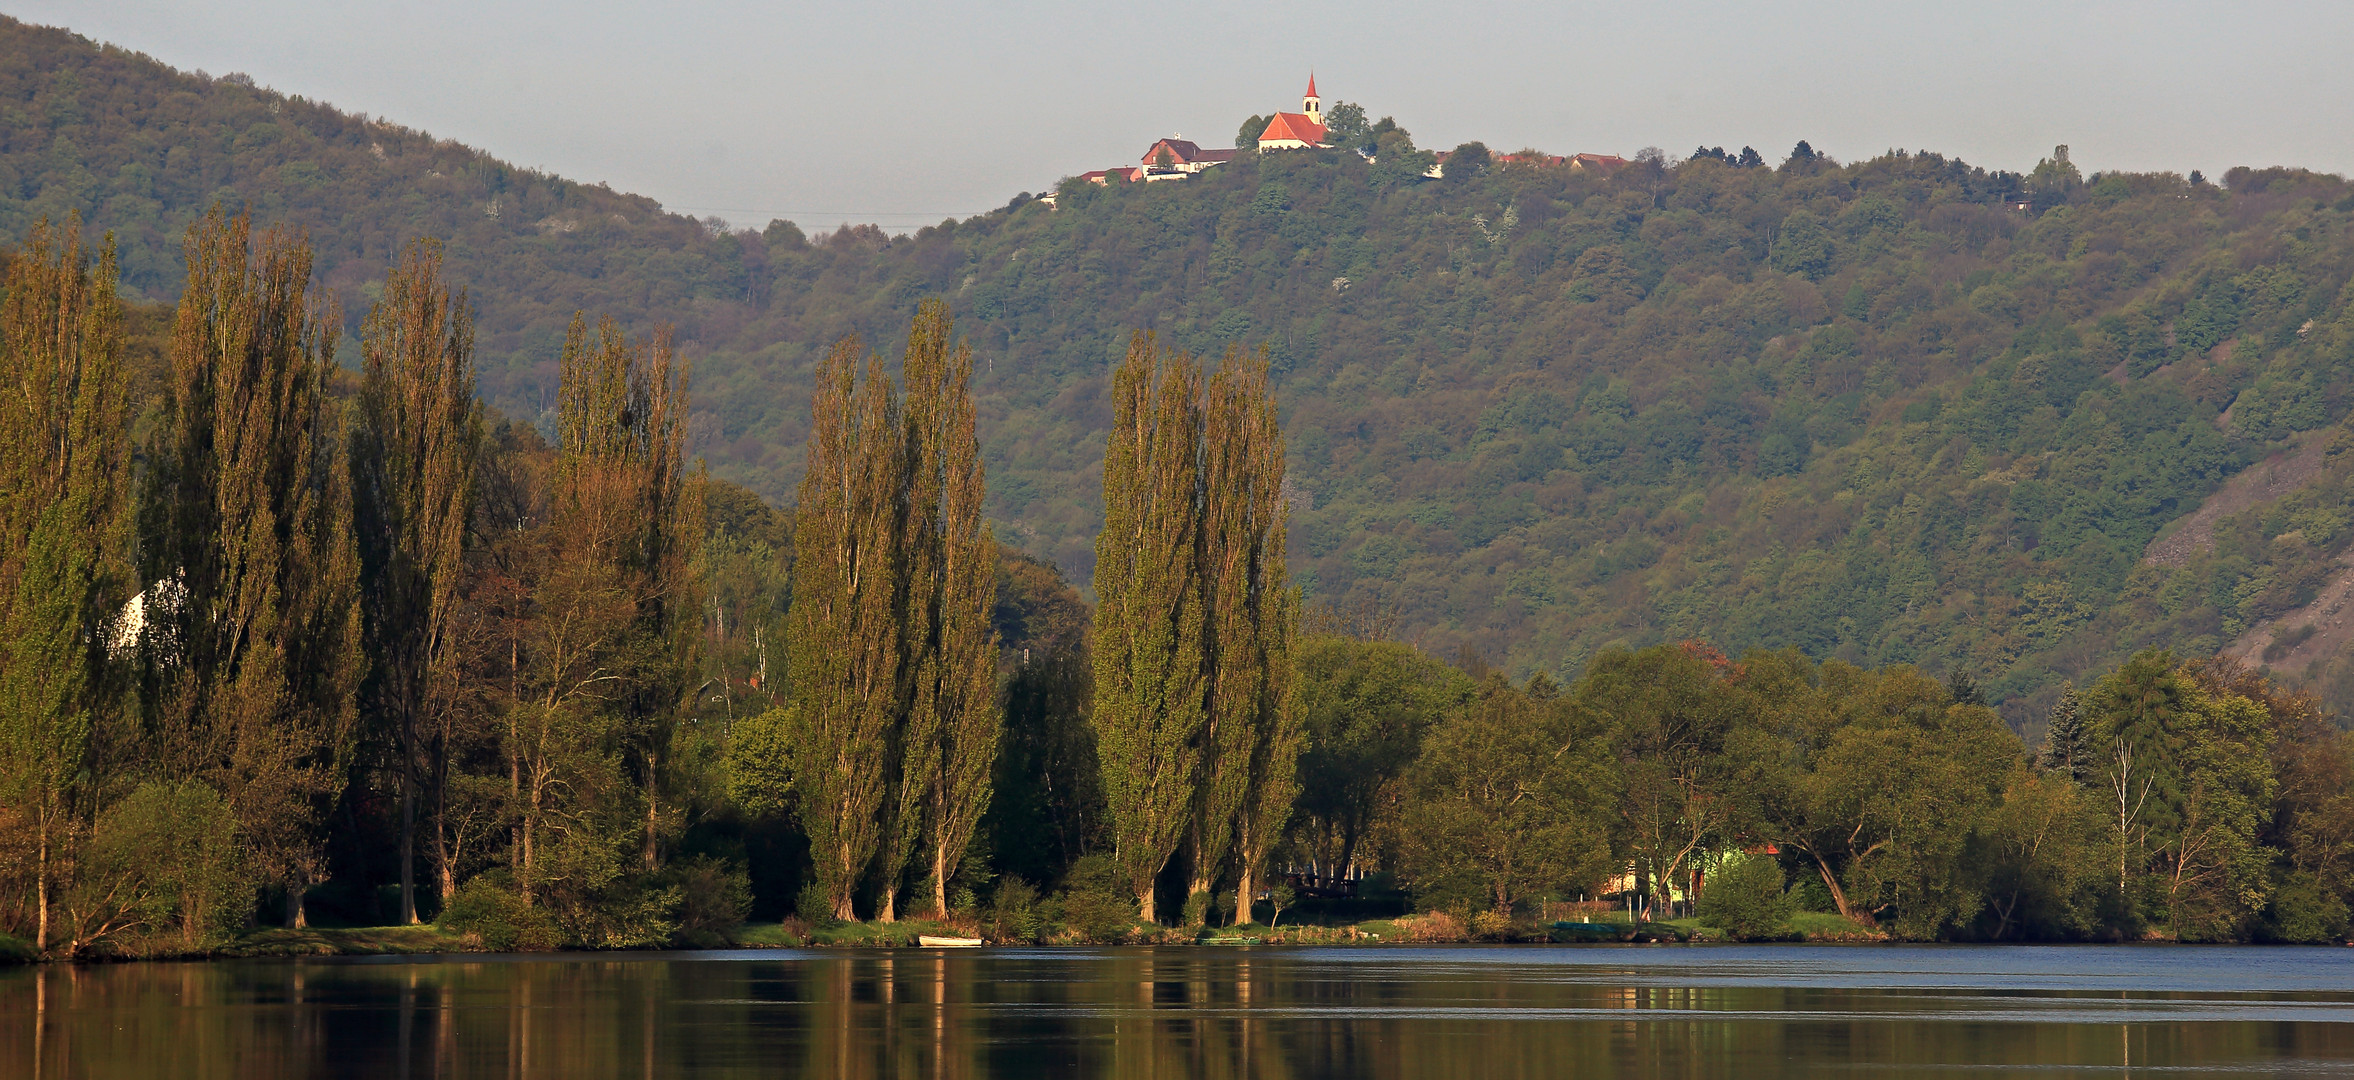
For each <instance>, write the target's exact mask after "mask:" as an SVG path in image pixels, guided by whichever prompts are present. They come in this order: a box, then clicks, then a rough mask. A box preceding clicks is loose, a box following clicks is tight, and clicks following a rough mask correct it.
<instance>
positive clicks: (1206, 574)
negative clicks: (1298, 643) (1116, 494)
mask: <svg viewBox="0 0 2354 1080" xmlns="http://www.w3.org/2000/svg"><path fill="white" fill-rule="evenodd" d="M1207 412H1208V434H1207V436H1206V437H1205V439H1204V440H1203V442H1204V453H1203V478H1204V484H1203V509H1204V514H1203V518H1204V533H1203V543H1202V553H1203V560H1202V580H1203V584H1204V586H1205V589H1206V606H1207V611H1208V617H1209V649H1208V659H1209V725H1210V729H1211V731H1212V732H1214V733H1215V734H1214V737H1213V738H1210V739H1206V740H1204V742H1205V753H1206V754H1214V755H1216V757H1215V758H1214V759H1205V762H1204V766H1205V767H1204V770H1203V771H1204V774H1205V783H1204V784H1203V792H1204V797H1203V799H1202V808H1203V813H1204V817H1203V821H1202V824H1201V834H1202V835H1203V836H1204V837H1212V838H1215V839H1216V841H1217V843H1216V844H1215V845H1209V844H1205V845H1204V850H1205V851H1206V852H1207V853H1208V854H1209V858H1208V859H1205V860H1202V861H1200V862H1197V864H1196V866H1195V871H1194V873H1195V882H1196V885H1195V888H1196V891H1198V892H1207V891H1209V889H1210V887H1211V886H1212V884H1213V883H1214V881H1215V877H1216V873H1217V870H1218V868H1219V866H1220V864H1221V863H1223V862H1224V861H1225V857H1226V852H1225V851H1223V850H1221V848H1223V847H1224V846H1225V845H1226V842H1227V840H1228V838H1231V845H1232V857H1233V862H1234V871H1235V911H1236V912H1237V914H1238V917H1240V918H1242V919H1244V920H1246V921H1247V920H1248V919H1249V913H1250V910H1251V907H1250V905H1251V897H1252V894H1253V892H1254V890H1255V886H1256V882H1257V875H1258V871H1259V869H1260V868H1261V867H1262V866H1264V865H1265V862H1266V859H1267V856H1268V854H1269V853H1270V851H1271V850H1272V849H1273V847H1274V844H1275V841H1276V838H1277V837H1278V836H1279V835H1280V834H1281V833H1282V831H1283V828H1284V826H1285V825H1286V824H1287V823H1288V822H1289V821H1290V819H1291V810H1292V805H1293V803H1294V801H1295V800H1296V799H1297V797H1298V795H1299V781H1298V772H1299V770H1298V765H1299V755H1300V746H1301V742H1302V733H1301V732H1302V729H1301V724H1300V718H1299V715H1298V710H1297V709H1295V708H1294V707H1293V702H1292V697H1291V674H1292V658H1291V648H1292V641H1293V639H1294V638H1295V637H1296V636H1297V635H1298V624H1299V598H1298V594H1297V593H1295V592H1294V591H1293V590H1292V588H1291V584H1290V579H1289V574H1288V572H1287V570H1286V569H1285V565H1284V560H1285V555H1286V550H1285V548H1286V543H1287V536H1288V532H1287V529H1286V525H1285V514H1286V507H1285V505H1284V502H1283V469H1284V458H1283V432H1282V429H1281V427H1280V426H1279V425H1278V423H1277V418H1276V415H1275V399H1274V396H1273V395H1272V394H1271V393H1270V391H1269V389H1268V385H1267V356H1266V353H1265V351H1264V350H1262V351H1261V352H1260V353H1259V354H1258V355H1256V356H1246V355H1243V354H1242V353H1241V352H1239V351H1237V350H1230V351H1229V352H1228V353H1227V355H1226V358H1225V360H1224V362H1222V363H1221V364H1220V365H1219V369H1218V374H1217V375H1216V376H1215V377H1214V378H1212V379H1211V380H1210V387H1209V400H1208V410H1207ZM1213 815H1214V816H1213Z"/></svg>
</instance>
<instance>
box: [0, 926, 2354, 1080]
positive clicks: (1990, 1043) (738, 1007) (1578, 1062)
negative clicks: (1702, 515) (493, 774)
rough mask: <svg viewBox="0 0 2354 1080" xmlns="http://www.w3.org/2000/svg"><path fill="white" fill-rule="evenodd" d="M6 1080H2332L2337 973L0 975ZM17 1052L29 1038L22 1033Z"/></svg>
mask: <svg viewBox="0 0 2354 1080" xmlns="http://www.w3.org/2000/svg"><path fill="white" fill-rule="evenodd" d="M19 1017H37V1018H38V1019H37V1020H36V1021H35V1022H34V1023H13V1024H12V1023H5V1022H0V1077H6V1076H13V1075H25V1074H28V1073H26V1071H25V1069H24V1066H26V1065H30V1064H33V1063H34V1061H35V1060H36V1055H37V1057H38V1060H39V1061H40V1062H41V1063H42V1064H43V1068H41V1069H40V1070H37V1074H38V1075H43V1076H51V1075H56V1076H83V1075H89V1076H122V1077H132V1078H142V1077H165V1076H169V1077H174V1078H175V1080H176V1078H178V1077H182V1076H205V1075H218V1076H261V1075H268V1076H322V1077H324V1076H339V1077H340V1076H354V1077H378V1076H386V1077H392V1076H397V1077H424V1076H436V1077H438V1076H466V1075H495V1076H512V1077H519V1078H520V1077H543V1076H545V1077H573V1076H646V1077H651V1076H679V1077H723V1076H724V1077H734V1076H762V1077H766V1076H801V1075H823V1076H834V1077H843V1078H849V1077H886V1076H941V1077H959V1076H961V1077H996V1076H1022V1077H1030V1076H1059V1077H1074V1078H1090V1080H1093V1078H1099V1077H1101V1078H1114V1077H1118V1078H1125V1077H1129V1076H1160V1077H1181V1076H1207V1077H1236V1078H1244V1077H1267V1078H1269V1080H1289V1078H1299V1080H1309V1078H1324V1077H1334V1078H1338V1077H1360V1076H1362V1077H1372V1078H1376V1080H1386V1078H1399V1080H1404V1078H1409V1077H1423V1076H1440V1077H1450V1078H1453V1077H1464V1078H1473V1077H1479V1078H1484V1077H1540V1076H1545V1077H1549V1076H1561V1075H1576V1076H1627V1077H1663V1076H1674V1077H1727V1078H1731V1077H1785V1076H1787V1077H1798V1076H1814V1075H1821V1074H1825V1073H1832V1074H1837V1075H1902V1076H1906V1077H1925V1076H1949V1075H1950V1076H1963V1075H1971V1076H1976V1075H1980V1074H1983V1073H1984V1072H1986V1071H1988V1070H1990V1069H1993V1070H2000V1071H2003V1072H2004V1073H2006V1074H2009V1075H2021V1076H2080V1075H2131V1074H2133V1073H2141V1072H2149V1073H2170V1074H2171V1073H2194V1072H2195V1073H2199V1074H2202V1075H2219V1074H2241V1073H2253V1074H2264V1075H2354V949H2288V948H2284V949H2267V948H2195V947H2192V948H2176V947H2149V948H2142V947H2052V948H2038V947H1969V946H1952V947H1935V946H1929V947H1905V946H1895V947H1889V946H1868V947H1813V946H1763V947H1753V946H1706V947H1677V946H1630V947H1620V946H1565V947H1541V946H1540V947H1490V946H1431V947H1418V946H1389V947H1372V948H1356V949H1348V948H1333V949H1270V948H1255V949H1254V948H1231V949H1229V948H1221V949H1142V948H1138V949H984V950H969V951H968V950H951V951H915V950H907V951H899V952H889V951H866V950H773V951H770V950H738V951H726V952H707V953H666V954H606V955H597V954H564V955H555V956H534V957H501V956H466V957H376V958H368V959H359V960H304V961H281V960H271V961H234V962H224V963H213V964H124V965H114V966H99V967H92V968H84V969H80V970H76V971H68V970H63V969H58V968H50V969H46V970H42V971H32V970H28V969H17V970H14V971H0V1019H11V1018H19ZM36 1028H37V1029H38V1031H39V1034H40V1042H39V1045H38V1046H37V1047H36V1045H35V1044H34V1043H33V1041H32V1036H33V1034H34V1031H35V1029H36Z"/></svg>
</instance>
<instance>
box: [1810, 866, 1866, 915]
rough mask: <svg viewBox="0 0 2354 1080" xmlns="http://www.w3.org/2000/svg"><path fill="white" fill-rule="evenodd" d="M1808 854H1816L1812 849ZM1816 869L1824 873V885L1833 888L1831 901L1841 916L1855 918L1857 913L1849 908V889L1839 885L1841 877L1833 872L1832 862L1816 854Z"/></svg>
mask: <svg viewBox="0 0 2354 1080" xmlns="http://www.w3.org/2000/svg"><path fill="white" fill-rule="evenodd" d="M1807 854H1809V855H1814V853H1813V852H1811V851H1810V852H1808V853H1807ZM1815 870H1816V871H1817V872H1819V873H1821V874H1822V875H1823V887H1824V888H1827V889H1829V890H1831V903H1832V904H1834V905H1836V906H1837V907H1838V908H1839V914H1840V916H1841V917H1842V918H1848V919H1852V918H1854V917H1855V913H1854V912H1852V911H1849V910H1848V909H1847V891H1846V890H1844V889H1841V888H1840V887H1839V878H1838V877H1837V876H1835V875H1833V874H1832V873H1831V864H1830V863H1827V862H1824V861H1823V857H1822V856H1821V855H1815Z"/></svg>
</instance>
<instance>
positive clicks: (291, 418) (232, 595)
mask: <svg viewBox="0 0 2354 1080" xmlns="http://www.w3.org/2000/svg"><path fill="white" fill-rule="evenodd" d="M186 262H187V266H188V284H187V290H186V292H184V293H183V294H182V295H181V298H180V306H179V312H178V316H177V322H176V324H175V326H174V330H173V338H172V374H171V380H170V383H169V386H168V389H167V393H166V397H165V401H164V409H163V417H162V420H161V422H160V423H159V425H158V427H157V429H156V433H155V437H154V446H153V447H152V448H151V449H150V451H149V453H148V460H149V463H150V466H149V472H148V477H147V494H146V497H145V498H144V499H143V500H142V507H141V518H142V522H141V531H142V532H143V533H144V540H145V542H144V543H143V545H142V549H141V558H142V562H143V564H144V565H143V567H142V569H143V574H142V576H143V577H144V578H145V580H146V582H147V584H148V588H147V592H146V594H145V600H144V601H143V611H144V613H145V620H146V621H145V631H144V633H143V634H142V650H141V651H142V669H143V675H142V684H143V696H144V698H145V701H146V710H147V713H148V724H149V730H150V733H151V735H152V736H153V737H154V740H155V747H156V750H157V753H156V755H155V761H156V764H157V765H158V766H160V767H161V768H163V769H165V770H168V771H170V772H173V773H176V774H178V775H180V776H183V777H187V778H191V779H195V780H199V781H202V782H204V783H206V784H209V785H211V786H212V787H214V788H215V789H216V790H218V791H219V792H220V793H221V794H222V795H224V796H225V797H226V798H227V799H228V802H229V804H230V806H231V807H232V808H233V810H234V812H235V814H236V817H237V822H238V827H239V830H240V832H241V833H242V834H243V835H242V838H243V840H244V842H245V843H246V844H247V845H248V847H249V849H250V850H251V852H252V854H253V855H254V856H255V858H256V860H257V866H256V869H258V870H259V871H260V872H261V873H262V874H263V875H265V877H267V878H268V879H271V880H274V881H277V882H279V883H280V884H282V885H283V886H284V887H285V890H286V900H287V917H288V921H289V922H290V923H292V924H294V925H301V924H302V923H303V910H302V897H303V894H304V892H305V890H306V889H307V888H308V887H309V886H310V885H311V884H313V883H314V882H316V881H317V880H318V879H319V875H320V872H321V870H322V852H321V846H322V842H323V836H322V834H323V832H324V828H325V824H326V819H327V815H328V813H329V812H330V810H331V809H332V807H333V804H334V802H335V800H336V799H337V797H338V796H339V795H340V793H341V791H342V785H343V782H344V779H345V777H346V775H347V772H348V769H347V762H348V758H349V755H350V752H351V748H352V742H353V735H354V729H355V725H356V716H357V704H356V701H357V696H358V684H359V680H360V677H361V674H362V669H363V665H364V658H363V656H362V653H361V647H360V606H359V602H358V577H359V556H358V552H357V549H356V547H355V545H354V542H353V537H352V523H351V504H352V493H351V470H350V462H349V458H348V456H347V455H346V453H345V447H344V440H343V438H342V433H341V431H340V426H341V425H340V417H339V415H338V413H337V411H336V410H335V408H334V406H333V405H332V404H331V403H330V402H329V401H328V399H327V396H326V380H327V378H328V375H329V372H330V371H331V370H332V368H333V364H334V355H335V340H336V331H335V327H336V325H337V324H338V322H339V321H340V320H339V318H338V317H337V315H336V314H335V312H334V309H333V306H332V304H331V303H326V302H321V301H320V300H319V298H317V297H315V296H314V295H313V294H312V293H311V285H310V277H311V252H310V249H309V247H308V246H307V245H306V244H305V243H303V242H302V241H301V240H299V239H296V238H294V237H291V236H287V235H285V234H282V233H278V232H276V231H272V232H269V233H266V234H264V236H263V237H262V239H261V242H260V245H259V249H258V250H256V248H255V245H254V244H253V241H252V225H251V222H250V220H249V219H248V218H245V217H242V216H241V217H238V218H234V219H231V218H228V217H226V216H224V215H223V213H222V212H221V210H220V208H219V207H217V206H216V207H215V208H214V209H213V210H212V212H211V213H209V214H207V215H206V216H205V218H204V219H203V220H202V221H200V222H198V223H197V224H195V225H193V226H191V227H190V229H189V232H188V242H187V257H186Z"/></svg>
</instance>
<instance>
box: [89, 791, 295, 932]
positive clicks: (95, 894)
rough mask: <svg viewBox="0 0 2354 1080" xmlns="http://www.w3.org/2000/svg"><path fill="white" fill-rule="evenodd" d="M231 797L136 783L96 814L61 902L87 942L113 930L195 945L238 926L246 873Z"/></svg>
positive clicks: (247, 894) (250, 891)
mask: <svg viewBox="0 0 2354 1080" xmlns="http://www.w3.org/2000/svg"><path fill="white" fill-rule="evenodd" d="M236 835H237V818H236V815H235V814H234V812H232V811H231V810H230V808H229V802H228V800H226V799H223V798H221V796H220V795H219V794H217V793H215V792H214V791H213V789H211V788H209V787H207V786H205V785H203V784H201V783H197V782H195V781H189V782H186V783H162V782H151V783H146V784H141V785H140V786H139V788H138V789H137V790H135V791H133V792H131V794H130V795H128V796H126V797H124V799H123V801H121V802H119V803H116V804H114V805H113V806H112V807H109V808H108V809H107V811H106V812H105V813H104V814H101V815H100V816H99V819H98V827H97V829H96V830H94V839H93V840H92V841H91V844H90V849H89V852H88V854H87V856H86V861H85V862H84V864H83V866H84V873H83V874H82V875H81V880H80V881H79V882H77V883H76V886H75V888H74V890H73V891H72V893H71V894H70V895H69V897H68V899H67V902H66V905H65V906H66V909H67V910H68V911H69V912H70V913H71V915H70V917H71V918H72V920H73V921H74V922H76V923H79V924H80V926H79V927H78V929H77V930H76V935H77V936H78V937H80V938H81V939H82V940H83V941H85V942H87V941H89V940H92V939H93V938H103V937H106V936H108V935H109V934H112V933H116V932H119V931H133V932H136V931H145V932H147V933H149V934H158V935H161V934H172V933H175V932H176V934H177V936H178V937H179V939H180V940H179V944H180V945H181V946H182V947H185V948H194V947H198V946H201V945H204V944H206V943H209V942H213V941H217V940H219V939H220V938H222V937H224V936H226V935H227V934H229V933H230V932H232V931H234V930H236V929H237V928H239V927H241V926H243V925H245V922H246V918H247V917H248V916H250V915H251V914H252V913H253V896H254V882H253V878H252V874H251V871H250V868H249V867H248V866H247V863H246V858H245V853H244V851H243V850H242V849H241V848H240V847H239V845H238V844H237V841H236Z"/></svg>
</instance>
